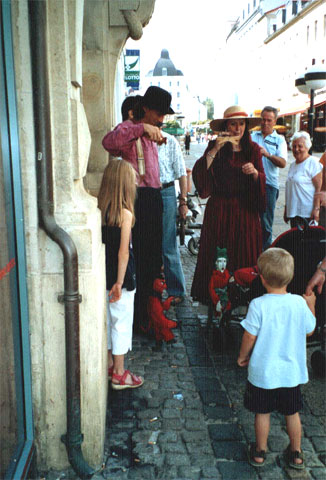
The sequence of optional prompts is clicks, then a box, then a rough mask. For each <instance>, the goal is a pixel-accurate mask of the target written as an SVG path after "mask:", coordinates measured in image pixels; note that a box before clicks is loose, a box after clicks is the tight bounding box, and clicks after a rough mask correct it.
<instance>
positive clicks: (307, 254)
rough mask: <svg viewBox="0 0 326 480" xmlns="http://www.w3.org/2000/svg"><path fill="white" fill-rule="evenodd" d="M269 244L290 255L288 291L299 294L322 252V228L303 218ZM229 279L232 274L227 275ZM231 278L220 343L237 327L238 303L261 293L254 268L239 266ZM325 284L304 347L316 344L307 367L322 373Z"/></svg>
mask: <svg viewBox="0 0 326 480" xmlns="http://www.w3.org/2000/svg"><path fill="white" fill-rule="evenodd" d="M271 246H272V247H278V248H283V249H284V250H287V251H288V252H289V253H291V255H292V256H293V258H294V263H295V270H294V277H293V280H292V281H291V283H290V284H289V286H288V291H289V292H290V293H296V294H298V295H302V294H303V293H304V292H305V290H306V286H307V283H308V281H309V280H310V278H311V277H312V276H313V274H314V273H315V271H316V266H317V264H318V263H319V261H320V260H322V259H323V258H324V257H325V255H326V239H325V229H324V228H323V227H319V226H309V225H308V223H307V222H306V221H305V220H304V219H299V218H298V221H297V227H295V228H291V229H290V230H288V231H286V232H284V233H282V234H281V235H279V236H278V237H277V238H276V239H275V240H274V242H273V244H272V245H271ZM231 278H232V277H231ZM233 278H234V281H233V282H232V283H230V282H229V285H228V294H229V301H230V303H231V308H230V309H229V310H228V311H226V312H225V313H224V314H223V315H222V317H221V319H220V321H219V325H218V330H219V331H218V337H219V339H220V342H221V341H222V345H223V343H224V342H227V338H228V335H229V334H230V329H231V328H232V327H234V326H237V327H239V324H240V321H241V320H242V319H243V318H244V317H245V313H246V311H245V312H244V313H243V314H242V315H238V312H237V309H239V305H242V306H244V307H245V309H246V308H247V307H248V305H249V302H250V301H251V300H252V299H253V298H256V297H258V296H260V295H263V294H264V293H265V290H264V287H263V286H262V284H261V281H260V277H259V275H258V271H257V267H252V268H247V269H240V270H237V271H236V272H234V275H233ZM325 290H326V289H325V286H324V288H323V291H322V294H321V295H316V320H317V325H316V330H315V333H314V335H313V336H312V337H310V338H309V340H308V343H307V345H308V347H316V346H317V347H320V350H316V351H315V352H314V353H313V354H312V356H311V366H312V368H313V370H314V371H315V373H317V374H320V375H325V370H326V365H325V359H326V358H325V342H326V324H325V306H326V301H325V300H326V294H325Z"/></svg>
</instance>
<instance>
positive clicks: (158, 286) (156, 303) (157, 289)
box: [148, 278, 177, 343]
mask: <svg viewBox="0 0 326 480" xmlns="http://www.w3.org/2000/svg"><path fill="white" fill-rule="evenodd" d="M166 288H167V287H166V283H165V281H164V279H162V278H156V279H155V280H154V283H153V293H152V295H150V297H149V299H148V316H149V329H151V328H152V329H153V330H154V333H155V339H156V342H157V343H161V342H162V341H165V342H170V341H171V340H173V339H174V335H173V332H172V331H171V330H172V328H176V326H177V322H175V321H174V320H169V319H168V318H167V317H166V316H165V314H164V311H167V310H169V308H170V307H171V304H173V300H174V297H168V298H167V299H166V300H165V301H164V302H163V300H162V294H163V292H164V290H166Z"/></svg>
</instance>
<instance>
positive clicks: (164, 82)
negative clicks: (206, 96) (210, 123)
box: [141, 49, 207, 124]
mask: <svg viewBox="0 0 326 480" xmlns="http://www.w3.org/2000/svg"><path fill="white" fill-rule="evenodd" d="M151 85H155V86H157V87H161V88H164V89H165V90H167V91H168V92H170V94H171V95H172V103H171V106H172V108H173V110H174V111H175V112H176V115H177V116H179V117H184V122H183V123H184V124H188V123H190V122H198V121H203V120H206V119H207V109H206V107H205V105H203V104H202V103H201V102H200V101H199V98H198V97H197V96H195V95H193V94H192V93H191V92H190V90H189V87H188V84H187V80H186V78H185V76H184V75H183V73H182V71H181V70H178V69H177V68H176V67H175V66H174V64H173V62H172V60H171V59H170V56H169V52H168V51H167V50H166V49H163V50H162V52H161V57H160V58H159V60H158V61H157V62H156V65H155V67H154V69H153V70H150V71H149V72H148V73H147V74H146V75H145V77H144V81H143V83H142V89H141V91H142V92H145V91H146V90H147V88H148V87H150V86H151Z"/></svg>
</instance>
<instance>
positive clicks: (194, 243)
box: [188, 237, 199, 255]
mask: <svg viewBox="0 0 326 480" xmlns="http://www.w3.org/2000/svg"><path fill="white" fill-rule="evenodd" d="M188 250H189V252H190V253H191V254H192V255H198V251H199V242H198V240H195V239H194V238H193V237H191V238H190V240H189V242H188Z"/></svg>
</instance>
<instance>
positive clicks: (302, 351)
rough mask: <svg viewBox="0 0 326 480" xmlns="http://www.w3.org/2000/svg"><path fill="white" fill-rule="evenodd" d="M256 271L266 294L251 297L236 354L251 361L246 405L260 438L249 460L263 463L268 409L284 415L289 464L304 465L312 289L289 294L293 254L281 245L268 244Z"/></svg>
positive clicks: (241, 363) (313, 320)
mask: <svg viewBox="0 0 326 480" xmlns="http://www.w3.org/2000/svg"><path fill="white" fill-rule="evenodd" d="M258 272H259V275H260V278H261V281H262V284H263V286H264V287H265V289H266V290H267V293H266V294H265V295H263V296H261V297H258V298H255V299H254V300H252V301H251V302H250V305H249V309H248V313H247V316H246V318H245V319H244V320H243V321H242V322H241V325H242V327H243V328H244V329H245V332H244V334H243V339H242V344H241V348H240V353H239V357H238V365H239V366H240V367H245V366H247V365H248V381H247V387H246V391H245V396H244V406H245V407H246V408H247V409H248V410H249V411H251V412H253V413H255V433H256V443H255V444H252V445H251V447H250V449H249V454H248V458H249V463H250V464H251V465H253V466H255V467H261V466H263V465H264V463H265V457H266V451H267V440H268V434H269V428H270V414H271V413H272V412H273V411H278V412H279V413H281V414H282V415H284V416H285V421H286V428H287V432H288V435H289V438H290V444H289V446H288V448H287V451H286V458H287V462H288V465H289V466H290V467H292V468H295V469H303V468H304V458H303V454H302V451H301V421H300V415H299V410H300V409H301V408H302V407H303V403H302V397H301V392H300V385H301V384H304V383H307V382H308V369H307V359H306V337H307V336H310V335H312V334H313V332H314V329H315V326H316V318H315V302H316V297H315V295H314V294H313V293H311V295H310V296H305V295H304V298H302V297H301V296H299V295H293V294H291V293H287V285H288V284H289V283H290V281H291V280H292V278H293V273H294V260H293V257H292V255H291V254H290V253H289V252H287V251H286V250H283V249H281V248H269V249H268V250H266V251H265V252H264V253H262V254H261V255H260V257H259V259H258Z"/></svg>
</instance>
